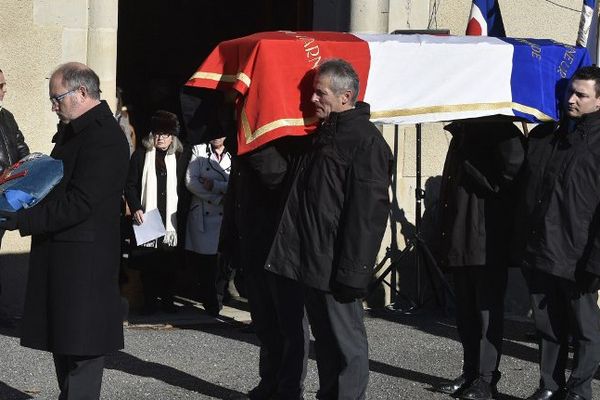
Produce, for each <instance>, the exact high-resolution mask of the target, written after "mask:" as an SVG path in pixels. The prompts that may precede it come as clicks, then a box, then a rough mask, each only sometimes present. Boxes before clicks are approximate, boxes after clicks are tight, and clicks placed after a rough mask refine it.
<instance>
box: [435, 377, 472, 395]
mask: <svg viewBox="0 0 600 400" xmlns="http://www.w3.org/2000/svg"><path fill="white" fill-rule="evenodd" d="M474 380H475V379H468V378H467V377H465V375H464V374H463V375H460V376H459V377H458V378H455V379H453V380H451V381H448V382H444V383H442V384H440V385H437V386H435V387H434V388H433V389H434V390H435V391H436V392H441V393H447V394H450V395H457V394H459V393H461V392H462V391H463V390H464V389H466V388H467V387H469V386H470V385H471V383H473V381H474Z"/></svg>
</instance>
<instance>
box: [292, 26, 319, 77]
mask: <svg viewBox="0 0 600 400" xmlns="http://www.w3.org/2000/svg"><path fill="white" fill-rule="evenodd" d="M283 33H285V34H286V35H290V36H293V37H295V38H296V39H298V40H300V41H302V42H303V46H304V53H305V55H306V58H307V59H308V61H307V62H308V63H309V64H311V69H315V68H317V67H318V66H319V63H320V62H321V55H320V54H321V50H320V49H319V44H318V43H317V44H315V45H314V46H312V44H313V43H314V42H315V38H313V37H310V36H304V35H300V34H298V33H296V32H292V31H284V32H283Z"/></svg>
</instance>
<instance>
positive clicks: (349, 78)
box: [317, 58, 359, 105]
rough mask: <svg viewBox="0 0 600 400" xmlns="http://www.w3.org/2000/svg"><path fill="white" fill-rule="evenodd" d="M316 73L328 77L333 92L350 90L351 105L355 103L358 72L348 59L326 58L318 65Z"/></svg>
mask: <svg viewBox="0 0 600 400" xmlns="http://www.w3.org/2000/svg"><path fill="white" fill-rule="evenodd" d="M317 75H319V76H328V77H329V78H330V88H331V90H332V91H333V92H334V93H335V94H340V93H341V92H343V91H346V90H350V91H352V98H351V99H350V102H351V103H352V105H354V103H356V98H357V97H358V91H359V80H358V74H357V73H356V71H355V70H354V68H352V65H351V64H350V63H349V62H348V61H346V60H342V59H341V58H333V59H329V60H326V61H325V62H324V63H323V64H321V65H320V66H319V67H318V69H317Z"/></svg>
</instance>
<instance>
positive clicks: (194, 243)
mask: <svg viewBox="0 0 600 400" xmlns="http://www.w3.org/2000/svg"><path fill="white" fill-rule="evenodd" d="M224 140H225V138H219V139H214V140H211V141H210V142H209V143H208V144H198V145H196V146H194V148H193V149H192V158H191V160H190V163H189V165H188V168H187V172H186V175H185V185H186V187H187V188H188V190H189V191H190V192H191V193H192V200H191V203H190V212H189V214H188V221H187V233H186V239H185V248H186V250H187V253H188V260H189V262H190V265H192V266H193V267H194V268H196V269H197V270H198V271H199V286H200V298H201V299H202V303H203V305H204V309H205V310H206V311H207V312H208V313H209V314H211V315H215V316H216V315H218V314H219V311H220V310H221V307H222V306H221V302H220V299H219V297H218V295H217V289H216V279H217V273H218V263H217V247H218V245H219V232H220V230H221V221H222V220H223V197H224V195H225V192H226V191H227V183H228V182H229V172H230V170H231V155H230V154H229V153H228V152H227V150H226V149H225V146H224V144H223V142H224Z"/></svg>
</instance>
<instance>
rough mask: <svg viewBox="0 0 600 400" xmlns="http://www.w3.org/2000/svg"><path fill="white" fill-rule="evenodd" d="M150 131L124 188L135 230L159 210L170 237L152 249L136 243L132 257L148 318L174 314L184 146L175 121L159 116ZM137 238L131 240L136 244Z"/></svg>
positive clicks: (163, 114)
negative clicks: (146, 216)
mask: <svg viewBox="0 0 600 400" xmlns="http://www.w3.org/2000/svg"><path fill="white" fill-rule="evenodd" d="M150 125H151V131H150V133H148V135H147V136H146V137H145V138H143V139H142V147H141V148H139V149H137V150H136V151H135V152H134V153H133V155H132V156H131V161H130V163H129V174H128V177H127V183H126V185H125V198H126V200H127V204H128V205H129V208H130V209H131V215H132V219H133V223H134V224H138V225H140V224H143V223H144V215H145V213H146V212H148V211H150V210H153V209H158V211H159V212H160V216H161V219H162V222H163V224H164V226H165V229H166V234H165V235H164V236H162V237H160V238H158V239H155V240H152V241H150V242H148V243H135V244H136V245H137V250H139V251H137V252H138V253H139V254H138V255H136V256H134V255H132V257H134V258H137V259H136V260H134V261H135V262H136V263H137V264H138V265H139V266H140V268H141V279H142V285H143V291H144V306H143V309H142V312H143V313H144V314H153V313H155V312H156V311H157V309H158V298H159V297H160V304H161V306H162V308H163V310H165V311H167V312H176V311H177V308H176V307H175V305H174V304H173V296H174V287H173V285H174V276H175V268H176V264H177V256H178V255H177V246H178V239H180V238H179V236H181V235H179V234H178V232H180V231H181V229H183V227H182V226H179V225H180V224H178V223H177V222H178V218H177V210H178V207H179V201H180V197H181V196H179V191H180V190H182V187H181V182H182V177H183V173H184V172H185V169H184V162H183V160H182V157H181V153H182V151H183V145H182V144H181V142H180V141H179V139H178V137H177V136H178V134H179V119H178V118H177V115H175V114H173V113H171V112H168V111H164V110H158V111H156V112H155V113H154V115H153V116H152V119H151V124H150ZM134 239H135V238H132V240H134Z"/></svg>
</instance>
